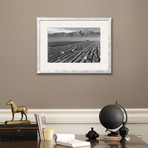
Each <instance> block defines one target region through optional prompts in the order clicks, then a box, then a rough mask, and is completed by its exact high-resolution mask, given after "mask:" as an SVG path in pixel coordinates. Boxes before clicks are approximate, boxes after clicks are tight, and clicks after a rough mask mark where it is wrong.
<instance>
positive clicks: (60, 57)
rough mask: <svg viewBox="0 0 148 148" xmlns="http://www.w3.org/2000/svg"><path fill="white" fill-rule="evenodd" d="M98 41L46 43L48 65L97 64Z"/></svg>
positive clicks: (98, 53) (98, 57) (98, 54)
mask: <svg viewBox="0 0 148 148" xmlns="http://www.w3.org/2000/svg"><path fill="white" fill-rule="evenodd" d="M100 60H101V59H100V45H99V42H98V41H91V40H85V41H63V42H58V41H57V42H49V43H48V62H49V63H99V62H100Z"/></svg>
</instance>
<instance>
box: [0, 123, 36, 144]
mask: <svg viewBox="0 0 148 148" xmlns="http://www.w3.org/2000/svg"><path fill="white" fill-rule="evenodd" d="M37 130H38V126H37V124H12V125H10V124H9V125H7V124H0V141H21V140H22V141H33V140H37Z"/></svg>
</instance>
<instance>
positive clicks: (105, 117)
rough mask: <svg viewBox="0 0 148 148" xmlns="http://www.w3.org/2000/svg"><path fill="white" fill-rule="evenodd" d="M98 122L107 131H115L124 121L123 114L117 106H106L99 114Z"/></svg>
mask: <svg viewBox="0 0 148 148" xmlns="http://www.w3.org/2000/svg"><path fill="white" fill-rule="evenodd" d="M99 118H100V122H101V124H102V125H103V126H104V127H105V128H107V129H116V128H118V127H119V126H120V125H122V122H123V120H124V114H123V112H122V110H121V109H120V107H119V106H117V105H107V106H105V107H103V109H102V110H101V112H100V116H99Z"/></svg>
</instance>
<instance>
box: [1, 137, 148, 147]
mask: <svg viewBox="0 0 148 148" xmlns="http://www.w3.org/2000/svg"><path fill="white" fill-rule="evenodd" d="M128 137H130V141H129V142H128V143H127V144H126V145H122V144H121V143H120V142H118V141H102V140H100V139H101V136H100V137H99V138H98V139H96V140H88V139H87V138H86V137H85V136H84V135H83V136H82V135H78V136H76V139H79V140H86V141H90V143H91V148H148V144H146V143H145V142H144V141H142V140H141V139H140V138H138V137H137V136H135V135H129V136H128ZM0 147H2V148H65V147H64V146H59V145H55V144H54V143H53V142H52V141H9V142H8V141H7V142H6V141H3V142H2V141H0ZM85 148H86V147H85ZM87 148H88V147H87Z"/></svg>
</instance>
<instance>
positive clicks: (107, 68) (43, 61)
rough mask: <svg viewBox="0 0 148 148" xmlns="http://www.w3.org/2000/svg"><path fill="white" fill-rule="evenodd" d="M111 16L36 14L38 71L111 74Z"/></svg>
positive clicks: (47, 72)
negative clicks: (59, 16) (81, 16)
mask: <svg viewBox="0 0 148 148" xmlns="http://www.w3.org/2000/svg"><path fill="white" fill-rule="evenodd" d="M111 58H112V57H111V18H110V17H109V18H91V17H90V18H54V17H51V18H50V17H49V18H48V17H37V73H38V74H44V73H46V74H54V73H55V74H56V73H59V74H60V73H61V74H64V73H65V74H66V73H67V74H70V73H75V74H77V73H81V74H83V73H84V74H91V73H94V74H95V73H96V74H111V61H112V59H111Z"/></svg>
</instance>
